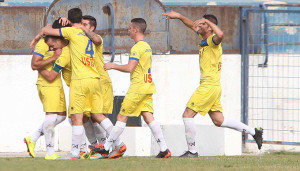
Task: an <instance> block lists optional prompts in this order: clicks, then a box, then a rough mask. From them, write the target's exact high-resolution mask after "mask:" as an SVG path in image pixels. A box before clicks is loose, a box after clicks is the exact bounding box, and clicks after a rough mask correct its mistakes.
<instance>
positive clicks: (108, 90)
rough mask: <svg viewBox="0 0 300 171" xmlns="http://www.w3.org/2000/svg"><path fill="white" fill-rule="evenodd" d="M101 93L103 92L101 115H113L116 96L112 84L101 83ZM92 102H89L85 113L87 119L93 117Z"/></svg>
mask: <svg viewBox="0 0 300 171" xmlns="http://www.w3.org/2000/svg"><path fill="white" fill-rule="evenodd" d="M100 87H101V89H100V92H101V98H102V102H103V103H102V104H103V107H102V111H101V112H100V113H103V114H112V111H113V107H114V95H113V89H112V84H111V83H110V82H106V83H100ZM91 105H92V104H91V102H90V101H89V100H88V102H87V105H86V108H85V112H84V113H83V114H84V115H86V116H87V117H91Z"/></svg>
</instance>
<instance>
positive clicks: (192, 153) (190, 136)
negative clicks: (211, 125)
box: [179, 107, 198, 157]
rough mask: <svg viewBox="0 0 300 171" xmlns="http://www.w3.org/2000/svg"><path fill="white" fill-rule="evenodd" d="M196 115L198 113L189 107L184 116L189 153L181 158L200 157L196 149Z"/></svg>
mask: <svg viewBox="0 0 300 171" xmlns="http://www.w3.org/2000/svg"><path fill="white" fill-rule="evenodd" d="M196 114H197V112H195V111H194V110H192V109H190V108H188V107H187V108H186V109H185V111H184V113H183V115H182V119H183V123H184V128H185V138H186V142H187V145H188V151H186V152H185V153H184V154H183V155H181V156H179V157H198V153H197V148H196V124H195V121H194V117H195V115H196Z"/></svg>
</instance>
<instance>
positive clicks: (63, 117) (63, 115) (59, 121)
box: [55, 112, 67, 126]
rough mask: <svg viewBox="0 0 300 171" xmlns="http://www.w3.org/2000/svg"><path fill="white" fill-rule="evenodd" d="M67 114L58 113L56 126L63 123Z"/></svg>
mask: <svg viewBox="0 0 300 171" xmlns="http://www.w3.org/2000/svg"><path fill="white" fill-rule="evenodd" d="M66 113H67V112H58V113H57V117H56V120H55V126H56V125H58V124H60V123H62V122H63V121H64V120H65V119H66Z"/></svg>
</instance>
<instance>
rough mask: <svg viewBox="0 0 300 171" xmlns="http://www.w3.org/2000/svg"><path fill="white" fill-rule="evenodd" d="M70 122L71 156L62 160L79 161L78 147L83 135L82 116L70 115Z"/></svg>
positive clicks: (79, 114)
mask: <svg viewBox="0 0 300 171" xmlns="http://www.w3.org/2000/svg"><path fill="white" fill-rule="evenodd" d="M71 120H72V147H71V155H67V156H65V157H64V158H63V159H79V158H80V145H81V143H82V137H83V134H84V127H83V114H82V113H76V114H72V115H71Z"/></svg>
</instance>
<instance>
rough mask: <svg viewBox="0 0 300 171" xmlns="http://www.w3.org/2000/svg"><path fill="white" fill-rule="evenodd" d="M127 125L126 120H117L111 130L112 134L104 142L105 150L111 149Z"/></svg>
mask: <svg viewBox="0 0 300 171" xmlns="http://www.w3.org/2000/svg"><path fill="white" fill-rule="evenodd" d="M125 126H126V123H125V122H120V121H117V123H116V125H115V126H114V127H113V129H112V131H111V132H110V135H109V137H108V138H107V141H106V143H105V144H104V148H105V150H109V149H110V147H111V146H112V145H113V143H115V141H116V140H117V139H118V138H119V137H120V135H121V134H122V132H123V131H124V129H125Z"/></svg>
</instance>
